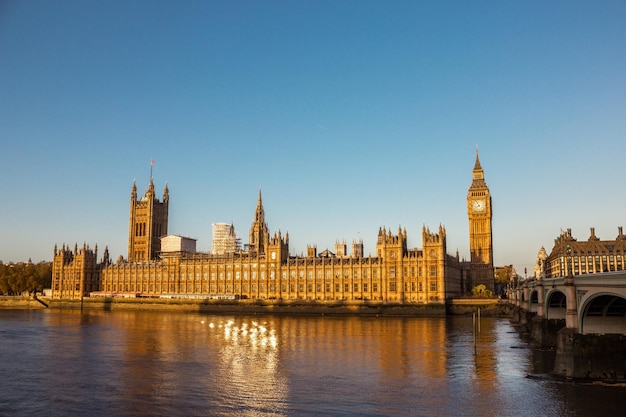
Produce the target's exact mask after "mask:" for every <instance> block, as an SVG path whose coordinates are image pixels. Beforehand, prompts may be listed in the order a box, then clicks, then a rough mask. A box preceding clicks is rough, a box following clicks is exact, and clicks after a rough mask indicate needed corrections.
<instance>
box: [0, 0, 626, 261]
mask: <svg viewBox="0 0 626 417" xmlns="http://www.w3.org/2000/svg"><path fill="white" fill-rule="evenodd" d="M477 144H478V145H479V149H480V159H481V163H482V165H483V168H484V169H485V175H486V180H487V183H488V185H489V187H490V189H491V192H492V195H493V205H494V218H493V225H494V228H493V238H494V256H495V262H496V264H498V265H502V264H514V265H515V267H516V268H517V269H518V272H520V273H523V269H524V267H528V268H529V271H530V270H532V265H533V264H534V262H535V258H536V254H537V251H538V250H539V248H540V247H541V246H545V247H546V249H547V250H550V249H551V248H552V246H553V243H554V238H556V237H557V235H558V234H559V233H560V230H561V229H565V228H572V230H573V234H574V236H575V237H578V238H579V239H582V240H584V239H587V237H588V236H589V227H591V226H594V227H596V233H597V235H598V236H599V237H600V238H603V239H613V238H615V236H616V235H617V227H618V226H621V225H624V226H626V216H625V214H626V211H625V207H626V193H625V192H624V177H625V175H626V163H625V162H626V161H625V159H626V2H624V1H601V2H591V1H584V2H579V1H562V2H560V1H525V2H509V1H449V2H448V1H415V0H411V1H390V2H382V1H364V0H358V1H183V2H180V1H145V2H142V1H130V2H128V1H112V0H107V1H84V0H80V1H31V0H24V1H1V2H0V146H1V148H0V195H1V197H0V198H1V200H0V201H1V208H0V259H1V260H3V261H4V262H9V261H23V260H27V259H28V258H32V260H33V261H40V260H51V258H52V251H53V247H54V244H55V243H58V244H59V245H60V244H62V243H68V244H70V245H72V246H73V244H74V243H75V242H78V243H79V245H82V243H83V242H88V243H89V244H91V245H92V246H93V245H94V244H96V243H97V244H98V245H99V248H100V254H101V253H102V251H103V249H104V246H105V245H108V246H109V249H110V252H111V254H112V256H113V257H114V258H116V257H117V256H118V255H123V256H126V255H127V237H128V211H129V198H130V190H131V186H132V184H133V179H136V180H137V186H138V189H139V191H140V193H141V192H143V191H144V190H145V188H146V186H147V184H148V180H149V172H150V159H151V158H154V160H155V165H154V181H155V185H156V187H157V189H158V190H159V192H162V189H163V187H164V185H165V182H166V181H167V182H168V183H169V188H170V196H171V201H170V223H169V229H170V232H171V233H175V234H180V235H185V236H191V237H194V238H197V239H198V249H199V250H201V251H208V250H209V249H210V246H211V223H214V222H233V223H234V225H235V229H236V231H237V233H238V234H239V235H240V236H241V237H242V238H243V240H244V242H247V240H248V229H249V227H250V224H251V222H252V220H253V215H254V210H255V206H256V200H257V193H258V190H259V188H262V191H263V200H264V206H265V211H266V219H267V222H268V225H269V227H270V229H271V230H272V231H277V230H278V229H279V228H280V229H281V230H282V231H283V233H284V232H285V231H288V232H289V234H290V237H291V242H290V243H291V253H292V254H294V255H295V254H300V253H302V252H305V251H306V245H307V244H317V246H318V249H319V250H323V249H325V248H326V247H328V248H331V249H332V248H333V245H334V243H335V241H336V240H337V239H346V240H347V241H348V243H350V242H351V241H352V239H353V238H358V237H360V238H363V240H364V243H365V252H366V254H367V253H374V248H375V239H376V235H377V232H378V228H379V227H380V226H386V227H388V228H392V230H394V231H395V230H397V227H398V226H399V225H402V227H406V229H407V232H408V235H409V246H410V247H421V246H422V242H421V227H422V225H424V224H425V225H427V226H429V227H430V228H431V229H436V228H437V227H438V226H439V224H440V223H441V224H443V225H444V226H445V227H446V229H447V233H448V252H449V253H454V252H455V251H456V250H457V248H458V250H459V252H460V254H461V256H462V257H468V255H469V249H468V246H469V245H468V223H467V209H466V203H465V199H466V195H467V189H468V187H469V185H470V183H471V171H472V167H473V165H474V156H475V147H476V145H477Z"/></svg>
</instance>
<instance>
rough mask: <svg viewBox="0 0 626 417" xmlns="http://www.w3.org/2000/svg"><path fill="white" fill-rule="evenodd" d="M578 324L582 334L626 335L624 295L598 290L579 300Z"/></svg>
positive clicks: (625, 299)
mask: <svg viewBox="0 0 626 417" xmlns="http://www.w3.org/2000/svg"><path fill="white" fill-rule="evenodd" d="M578 324H579V329H580V333H582V334H590V333H594V334H608V333H616V334H623V335H626V297H624V296H623V295H621V294H615V293H611V292H598V293H595V294H593V295H591V296H589V297H588V298H586V299H583V300H581V306H580V308H579V318H578Z"/></svg>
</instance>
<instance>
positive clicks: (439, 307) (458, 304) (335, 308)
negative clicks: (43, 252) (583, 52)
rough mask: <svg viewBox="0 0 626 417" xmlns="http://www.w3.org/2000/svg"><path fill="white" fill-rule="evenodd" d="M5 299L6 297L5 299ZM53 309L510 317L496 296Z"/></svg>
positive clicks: (28, 303) (143, 302) (98, 303)
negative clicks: (397, 301) (445, 300)
mask: <svg viewBox="0 0 626 417" xmlns="http://www.w3.org/2000/svg"><path fill="white" fill-rule="evenodd" d="M3 298H4V299H5V300H3ZM44 302H45V303H46V304H48V307H49V308H50V309H55V310H62V309H81V308H83V309H99V310H109V311H110V310H160V311H164V310H167V311H183V312H194V311H196V312H205V313H218V314H219V313H224V314H233V313H234V314H293V315H320V314H328V315H365V316H413V317H419V316H445V315H446V314H448V315H471V314H474V313H477V312H478V310H480V314H481V316H484V317H509V316H510V315H511V311H512V308H511V305H510V304H508V303H506V302H503V301H501V300H497V299H476V298H468V299H455V300H452V301H449V302H448V303H447V304H445V305H444V304H389V303H387V304H383V303H376V302H363V301H343V302H336V301H304V300H297V301H285V300H236V301H223V300H220V301H218V300H211V301H208V300H182V299H166V300H164V299H124V298H115V299H105V298H85V299H83V300H82V301H81V300H50V299H45V301H44ZM0 308H13V309H18V308H33V309H41V308H45V305H43V304H42V303H41V301H37V300H35V299H33V298H28V297H1V298H0Z"/></svg>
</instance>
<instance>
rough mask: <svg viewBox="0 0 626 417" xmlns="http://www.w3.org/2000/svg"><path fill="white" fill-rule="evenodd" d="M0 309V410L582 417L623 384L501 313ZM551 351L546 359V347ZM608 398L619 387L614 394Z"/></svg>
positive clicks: (613, 401)
mask: <svg viewBox="0 0 626 417" xmlns="http://www.w3.org/2000/svg"><path fill="white" fill-rule="evenodd" d="M481 324H482V326H481V332H480V333H478V334H476V337H474V334H473V332H472V319H471V317H452V318H364V317H273V316H264V317H261V316H259V317H257V316H212V315H202V314H181V313H167V312H123V311H113V312H93V311H87V312H85V313H83V314H80V313H79V312H54V311H45V312H12V313H6V312H0V336H1V337H2V341H3V343H2V344H1V345H0V354H1V356H0V358H2V360H1V361H0V373H2V375H12V376H13V378H11V379H6V378H5V379H4V380H3V381H2V382H0V389H1V390H2V391H1V392H3V395H2V398H0V415H29V416H30V415H41V416H44V415H45V416H65V415H108V416H145V415H151V416H153V415H163V416H165V415H168V416H169V415H217V416H222V415H223V416H225V415H242V416H292V415H307V416H309V415H319V416H322V415H333V416H341V415H345V416H348V415H359V416H409V415H411V416H412V415H418V416H440V415H454V416H491V415H497V416H517V415H545V416H560V415H571V416H580V417H587V416H593V415H598V414H601V413H604V414H607V415H608V414H610V413H612V412H619V411H620V410H623V407H624V406H625V402H626V400H624V399H623V398H622V397H623V396H622V395H621V393H622V392H623V391H621V390H623V389H621V388H617V387H599V386H591V385H579V384H571V383H561V382H558V381H554V380H551V379H549V378H545V377H539V378H527V377H526V376H527V375H528V374H536V373H540V372H542V370H545V369H548V368H549V362H550V359H551V356H550V355H551V352H541V351H538V350H536V349H532V347H531V346H529V345H528V344H526V343H525V341H524V340H523V339H521V338H520V335H519V334H517V332H515V331H514V329H513V328H512V327H511V326H510V324H509V323H508V321H506V320H496V319H484V320H483V321H482V323H481ZM552 358H553V356H552ZM616 393H617V394H616Z"/></svg>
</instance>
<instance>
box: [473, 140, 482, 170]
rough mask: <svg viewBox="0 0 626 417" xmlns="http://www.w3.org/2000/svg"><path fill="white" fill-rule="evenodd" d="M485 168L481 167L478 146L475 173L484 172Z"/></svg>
mask: <svg viewBox="0 0 626 417" xmlns="http://www.w3.org/2000/svg"><path fill="white" fill-rule="evenodd" d="M482 170H483V168H482V167H481V166H480V159H479V158H478V145H476V162H475V163H474V171H482Z"/></svg>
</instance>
